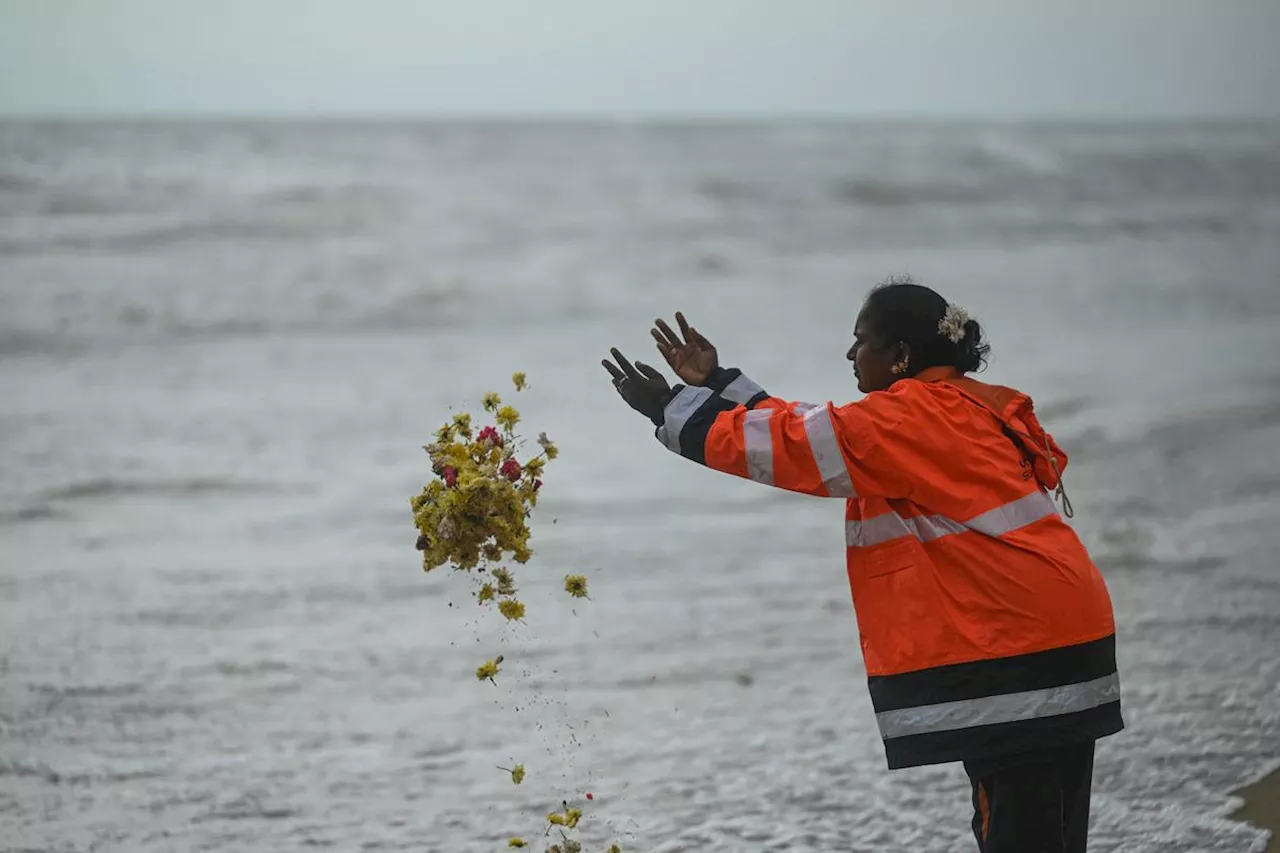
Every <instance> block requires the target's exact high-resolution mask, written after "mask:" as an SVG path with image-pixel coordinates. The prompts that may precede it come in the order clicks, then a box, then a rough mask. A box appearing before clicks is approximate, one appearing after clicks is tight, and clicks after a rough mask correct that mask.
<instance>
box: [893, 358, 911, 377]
mask: <svg viewBox="0 0 1280 853" xmlns="http://www.w3.org/2000/svg"><path fill="white" fill-rule="evenodd" d="M910 365H911V356H909V355H904V356H903V357H902V361H898V362H894V364H893V366H892V367H890V368H889V372H890V373H892V374H895V375H901V374H903V373H906V372H907V368H908V367H909V366H910Z"/></svg>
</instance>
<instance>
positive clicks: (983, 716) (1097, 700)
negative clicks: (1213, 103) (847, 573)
mask: <svg viewBox="0 0 1280 853" xmlns="http://www.w3.org/2000/svg"><path fill="white" fill-rule="evenodd" d="M1119 698H1120V675H1119V674H1118V673H1114V672H1113V673H1111V674H1110V675H1104V676H1103V677H1101V678H1095V679H1094V680H1093V681H1083V682H1080V683H1078V684H1067V685H1063V686H1062V687H1047V688H1045V689H1043V690H1027V691H1024V692H1022V693H1005V694H1001V695H999V696H984V697H982V698H981V699H960V700H958V701H955V702H941V703H939V704H937V705H921V706H919V707H916V708H899V709H898V710H896V711H883V712H881V713H879V714H876V722H877V723H878V724H879V726H880V736H881V737H883V738H884V739H885V740H889V739H890V738H896V737H910V736H911V735H922V734H929V733H931V732H950V731H955V730H956V729H968V728H972V727H974V726H989V725H993V724H995V723H1013V722H1017V721H1019V720H1038V719H1041V718H1043V717H1056V716H1059V715H1061V714H1074V713H1077V712H1079V711H1088V710H1089V709H1090V708H1097V707H1098V706H1099V705H1106V704H1108V703H1109V702H1115V701H1116V700H1117V699H1119Z"/></svg>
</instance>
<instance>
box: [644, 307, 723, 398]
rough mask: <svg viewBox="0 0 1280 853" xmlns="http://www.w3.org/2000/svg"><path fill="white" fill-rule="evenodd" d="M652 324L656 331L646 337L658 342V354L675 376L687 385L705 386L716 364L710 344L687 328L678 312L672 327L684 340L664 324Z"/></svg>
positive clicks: (659, 321)
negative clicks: (677, 330)
mask: <svg viewBox="0 0 1280 853" xmlns="http://www.w3.org/2000/svg"><path fill="white" fill-rule="evenodd" d="M653 323H654V326H655V327H656V328H653V329H651V330H650V334H652V335H653V339H654V340H655V341H657V342H658V352H660V353H662V357H663V358H665V359H666V360H667V364H669V365H670V366H671V369H672V370H674V371H675V373H676V375H677V376H679V377H680V378H681V379H683V380H684V381H685V382H687V383H688V384H690V385H705V384H706V383H707V379H708V377H710V376H711V374H712V372H713V371H714V370H715V369H716V368H717V367H718V366H719V364H720V361H719V358H718V357H717V356H716V348H715V347H713V346H712V345H711V341H709V340H707V339H706V338H704V337H703V336H702V335H701V334H699V333H698V330H697V329H695V328H693V327H692V326H690V325H689V324H688V323H687V322H686V321H685V319H684V315H683V314H681V313H680V312H679V311H677V312H676V323H678V324H679V326H680V334H681V335H683V336H684V340H683V341H682V340H681V339H680V338H678V337H676V333H675V332H673V331H671V327H670V326H668V325H667V324H666V323H665V322H664V321H662V320H654V321H653Z"/></svg>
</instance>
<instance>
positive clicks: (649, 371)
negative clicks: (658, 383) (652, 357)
mask: <svg viewBox="0 0 1280 853" xmlns="http://www.w3.org/2000/svg"><path fill="white" fill-rule="evenodd" d="M636 370H638V371H640V372H641V373H643V374H644V375H645V377H646V378H648V379H661V380H662V381H663V382H666V381H667V380H666V378H665V377H664V376H663V375H662V374H661V373H659V372H658V371H656V370H654V369H653V368H652V367H650V366H649V365H647V364H645V363H644V362H643V361H637V362H636Z"/></svg>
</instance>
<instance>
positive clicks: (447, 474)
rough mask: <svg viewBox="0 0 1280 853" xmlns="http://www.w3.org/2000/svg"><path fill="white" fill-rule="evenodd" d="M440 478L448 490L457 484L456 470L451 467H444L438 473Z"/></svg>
mask: <svg viewBox="0 0 1280 853" xmlns="http://www.w3.org/2000/svg"><path fill="white" fill-rule="evenodd" d="M440 476H441V477H443V478H444V484H445V485H446V486H448V487H449V488H451V489H452V488H453V487H454V486H455V485H457V483H458V469H457V468H454V467H453V466H452V465H446V466H444V470H443V471H441V472H440Z"/></svg>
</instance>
